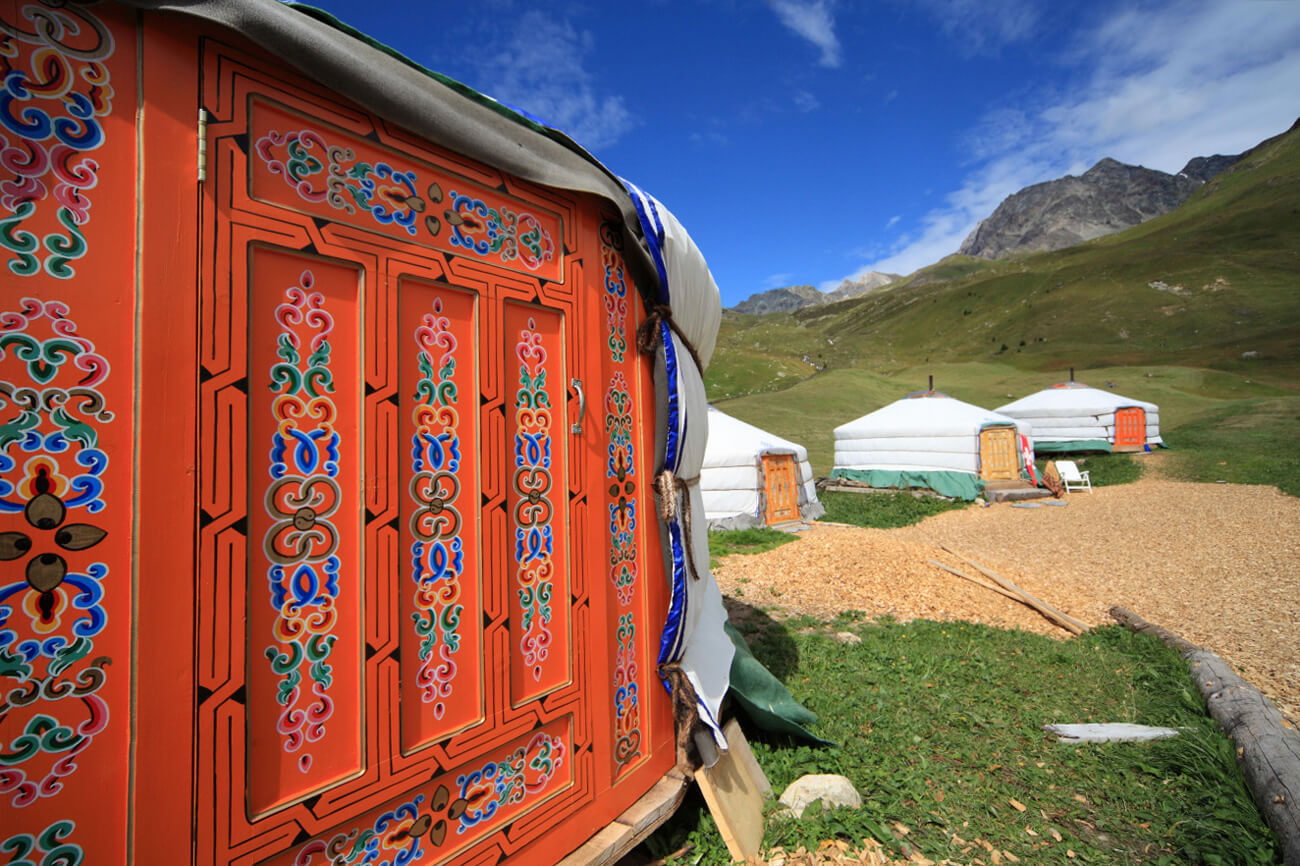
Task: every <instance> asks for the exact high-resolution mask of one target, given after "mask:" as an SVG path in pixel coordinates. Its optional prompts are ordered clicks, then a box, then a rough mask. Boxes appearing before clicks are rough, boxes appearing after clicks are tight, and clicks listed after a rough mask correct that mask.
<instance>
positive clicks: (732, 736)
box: [722, 719, 772, 797]
mask: <svg viewBox="0 0 1300 866" xmlns="http://www.w3.org/2000/svg"><path fill="white" fill-rule="evenodd" d="M722 734H723V736H725V737H726V738H727V747H728V749H729V750H730V751H732V752H735V758H736V760H737V761H739V762H740V764H741V766H743V767H744V768H745V770H746V772H748V773H749V775H750V776H752V777H753V779H754V784H756V785H758V790H759V791H761V792H762V793H763V796H764V797H770V796H772V783H771V782H769V781H768V780H767V774H766V773H764V772H763V768H762V767H760V766H759V764H758V759H757V758H755V757H754V750H753V749H751V748H750V747H749V740H747V739H745V732H744V731H742V730H741V729H740V722H738V721H736V720H735V719H732V720H731V721H729V722H727V723H726V724H725V725H723V726H722Z"/></svg>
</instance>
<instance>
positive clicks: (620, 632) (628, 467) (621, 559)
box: [600, 222, 641, 770]
mask: <svg viewBox="0 0 1300 866" xmlns="http://www.w3.org/2000/svg"><path fill="white" fill-rule="evenodd" d="M600 241H601V261H602V263H603V264H604V267H605V313H606V317H605V330H606V332H607V340H606V344H607V345H608V347H609V358H610V361H611V362H612V363H613V364H615V365H618V366H617V367H616V368H615V369H614V372H613V374H612V375H611V376H610V379H609V387H608V388H607V389H606V391H605V435H606V436H607V437H608V438H609V445H608V446H607V448H608V451H607V455H608V456H607V460H606V463H605V477H606V479H607V480H608V482H609V488H608V497H609V498H608V502H607V505H606V507H607V508H608V510H609V579H610V582H611V583H612V584H613V587H614V594H615V597H616V598H617V599H618V610H617V612H616V614H615V616H616V617H617V632H616V634H617V638H618V649H617V651H616V653H615V657H614V761H615V765H616V767H618V768H619V769H620V770H621V769H623V768H625V767H628V766H629V765H630V764H631V762H632V761H633V760H634V759H636V758H637V757H639V756H640V755H641V712H640V705H639V694H638V685H637V661H636V642H635V638H636V617H635V615H634V613H633V603H634V601H635V599H636V589H637V546H636V531H637V525H636V523H637V496H636V494H637V489H636V469H635V466H634V462H633V456H634V454H635V447H634V445H633V441H632V431H633V419H632V393H631V388H630V386H629V384H628V381H627V373H625V372H624V369H622V368H624V367H627V366H628V364H627V358H626V350H627V318H628V298H627V280H626V277H625V275H624V269H623V257H622V255H621V252H620V251H621V250H622V246H623V243H622V233H621V232H620V231H619V229H618V227H617V226H616V225H614V224H613V223H609V222H606V223H602V225H601V227H600Z"/></svg>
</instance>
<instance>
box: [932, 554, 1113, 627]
mask: <svg viewBox="0 0 1300 866" xmlns="http://www.w3.org/2000/svg"><path fill="white" fill-rule="evenodd" d="M939 549H940V550H943V551H945V552H947V553H951V554H952V555H953V556H955V557H957V558H958V559H963V560H965V561H966V562H969V563H970V564H971V565H973V566H975V567H976V568H978V569H979V570H980V571H981V572H983V573H984V574H985V575H986V576H987V577H989V578H990V579H992V580H993V581H995V582H996V583H997V584H998V585H999V586H1001V587H1003V588H1005V589H1009V590H1011V591H1012V592H1014V593H1016V594H1017V595H1020V596H1022V597H1023V598H1024V600H1025V603H1026V604H1028V605H1029V606H1030V607H1032V608H1034V609H1035V610H1037V611H1038V612H1039V613H1041V614H1042V615H1043V616H1045V617H1047V618H1048V619H1050V620H1053V621H1054V622H1058V623H1060V624H1061V625H1062V626H1063V627H1065V628H1066V629H1067V630H1069V631H1072V632H1074V633H1075V634H1083V633H1084V632H1085V631H1087V630H1088V628H1089V626H1088V624H1087V623H1086V622H1084V621H1082V620H1079V619H1075V618H1074V617H1072V616H1070V615H1069V614H1068V613H1065V612H1063V611H1059V610H1057V609H1056V608H1054V607H1052V606H1051V605H1050V604H1048V603H1047V602H1045V601H1043V600H1042V599H1040V598H1038V597H1037V596H1035V595H1033V594H1032V593H1028V592H1025V591H1024V590H1023V589H1021V588H1020V587H1018V586H1016V585H1015V584H1014V583H1012V582H1011V581H1009V580H1007V579H1006V578H1005V577H1003V576H1002V575H1000V574H998V573H997V572H996V571H994V570H993V569H991V568H985V567H984V566H982V565H980V564H979V563H978V562H976V561H975V560H973V559H971V558H970V557H969V556H965V555H963V554H960V553H958V552H957V551H955V550H953V549H952V548H949V547H940V548H939Z"/></svg>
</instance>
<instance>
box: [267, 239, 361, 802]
mask: <svg viewBox="0 0 1300 866" xmlns="http://www.w3.org/2000/svg"><path fill="white" fill-rule="evenodd" d="M249 258H250V260H251V261H250V264H249V280H248V290H249V298H248V322H249V327H248V348H247V357H248V391H249V398H250V399H249V406H248V413H249V419H248V422H249V423H248V437H249V451H250V452H251V456H252V458H253V459H251V460H250V461H249V463H248V472H249V479H248V487H247V489H248V496H249V502H248V512H247V513H248V538H249V545H248V551H249V556H248V590H247V598H248V603H247V604H248V626H247V628H248V632H247V640H248V721H247V724H248V734H247V736H248V745H247V753H246V760H247V762H248V777H247V784H248V809H249V811H250V812H251V813H252V814H254V815H261V814H263V813H265V812H267V811H269V810H271V809H273V808H275V807H277V806H281V805H283V804H285V803H288V802H291V801H293V800H297V799H301V798H304V797H307V796H310V795H311V794H313V793H316V792H318V791H320V790H321V789H322V788H323V787H325V786H328V785H330V784H333V783H334V782H337V781H338V780H340V779H343V778H346V777H348V776H351V775H354V774H355V773H358V772H359V771H360V770H361V737H362V712H361V670H360V668H361V656H362V652H361V609H362V604H363V599H362V595H361V592H360V589H361V569H362V566H361V561H360V560H361V557H360V534H361V527H360V525H359V521H358V517H359V515H360V513H361V508H360V502H359V498H360V487H361V485H360V477H361V472H360V469H359V466H358V464H359V457H360V454H361V449H362V443H361V429H360V428H361V424H360V420H361V411H360V406H359V405H358V402H359V401H358V395H359V393H360V391H361V387H360V382H359V378H360V377H359V373H360V362H359V359H358V357H357V356H358V350H359V348H360V342H361V341H360V333H359V332H360V327H361V326H360V316H359V304H358V292H359V287H360V281H361V278H360V273H359V271H358V269H357V268H355V267H350V266H347V265H341V264H337V263H334V262H329V261H324V260H320V259H317V258H315V257H305V256H302V255H298V254H295V253H289V252H286V251H283V250H277V249H270V248H266V247H261V246H255V247H252V248H251V249H250V251H249Z"/></svg>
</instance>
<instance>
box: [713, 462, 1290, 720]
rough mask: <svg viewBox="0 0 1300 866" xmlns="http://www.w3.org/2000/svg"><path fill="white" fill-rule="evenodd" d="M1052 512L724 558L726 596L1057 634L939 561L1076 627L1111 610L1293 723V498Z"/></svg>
mask: <svg viewBox="0 0 1300 866" xmlns="http://www.w3.org/2000/svg"><path fill="white" fill-rule="evenodd" d="M1067 501H1068V502H1069V505H1068V506H1067V507H1064V508H1060V507H1051V506H1044V507H1041V508H1012V507H1010V506H1009V505H1006V504H999V505H991V506H988V507H986V508H981V507H979V506H972V507H970V508H966V509H963V510H960V511H950V512H945V513H943V514H939V515H936V516H935V517H931V518H928V519H927V520H925V521H924V522H922V523H920V524H917V525H915V526H910V527H907V528H905V529H893V530H879V529H861V528H856V527H843V526H814V527H813V528H811V529H809V530H806V531H804V532H802V533H800V535H801V538H800V539H799V541H797V542H795V543H793V544H787V545H784V546H782V547H779V548H777V549H775V550H772V551H768V552H767V553H763V554H758V555H754V556H731V557H727V558H726V559H724V560H723V562H722V563H721V564H720V566H719V567H718V568H717V569H716V570H715V572H714V574H715V575H716V577H717V579H718V583H719V585H720V586H721V587H722V591H723V593H724V594H725V595H727V596H730V597H733V598H735V599H736V600H737V601H740V602H744V603H746V604H749V605H752V606H754V607H761V608H765V609H771V610H773V611H774V612H780V611H789V612H795V613H807V614H811V615H814V616H817V617H819V618H830V617H833V616H834V615H835V614H837V613H840V612H841V611H845V610H861V611H865V612H866V613H867V614H868V615H869V616H872V617H875V616H880V615H882V614H890V615H892V616H894V617H895V618H897V619H899V620H909V619H936V620H969V621H972V622H981V623H987V624H991V625H996V626H1002V627H1007V628H1023V629H1028V630H1030V631H1034V632H1038V633H1041V634H1051V635H1055V636H1058V637H1061V638H1063V639H1064V638H1067V637H1068V636H1069V635H1068V633H1067V632H1065V631H1064V630H1062V629H1060V628H1058V627H1057V626H1054V625H1053V624H1052V623H1050V622H1048V621H1047V620H1045V619H1044V618H1043V617H1042V616H1040V615H1039V614H1038V613H1036V612H1035V611H1033V610H1031V609H1030V608H1028V607H1026V606H1024V605H1021V604H1019V603H1017V602H1013V601H1010V600H1009V599H1006V598H1004V597H1002V596H1000V595H997V594H995V593H993V592H991V591H989V590H986V589H983V588H981V587H978V586H974V585H972V584H971V583H969V582H967V581H964V580H962V579H960V578H958V577H954V576H953V575H951V574H947V573H945V572H943V571H941V570H940V569H938V568H935V567H934V566H933V565H930V564H929V563H928V562H927V560H929V559H937V560H939V561H941V562H944V563H946V564H948V565H951V566H954V567H956V568H958V569H960V570H962V571H965V572H966V573H967V574H975V572H974V569H971V568H970V567H969V566H966V565H965V564H964V563H962V562H960V561H959V560H957V558H956V557H953V556H951V555H949V554H946V553H944V552H943V551H942V550H940V549H939V548H940V546H947V547H950V548H952V549H954V550H957V551H960V552H961V553H964V554H965V555H966V556H968V557H971V558H972V559H975V560H977V561H979V562H980V563H982V564H983V565H985V566H987V567H989V568H992V569H993V570H995V571H997V572H998V573H999V574H1001V575H1002V576H1003V577H1005V578H1007V579H1009V580H1011V581H1013V582H1014V583H1016V584H1018V585H1019V586H1020V587H1021V588H1023V589H1025V590H1026V591H1028V592H1030V593H1033V594H1034V595H1036V596H1038V597H1039V598H1041V599H1043V600H1044V601H1046V602H1047V603H1048V604H1051V605H1053V606H1055V607H1057V608H1059V609H1060V610H1063V611H1065V612H1066V613H1069V614H1071V615H1073V616H1075V617H1077V618H1079V619H1081V620H1083V621H1084V622H1087V623H1090V624H1094V625H1098V624H1109V623H1110V622H1111V620H1110V618H1109V616H1108V615H1107V611H1108V609H1109V608H1110V606H1111V605H1115V604H1120V605H1123V606H1124V607H1127V608H1128V609H1129V610H1132V611H1133V612H1135V613H1137V614H1138V615H1140V616H1142V617H1143V618H1144V619H1146V620H1147V621H1149V622H1153V623H1156V624H1158V625H1162V626H1164V627H1166V628H1168V629H1170V630H1171V631H1174V632H1176V633H1178V634H1180V635H1182V636H1183V637H1185V638H1187V639H1188V640H1190V641H1192V642H1193V643H1196V644H1200V645H1202V646H1204V647H1207V648H1209V649H1211V650H1213V651H1214V652H1216V653H1218V654H1219V655H1221V656H1222V657H1223V658H1225V659H1227V660H1228V661H1229V662H1231V663H1232V664H1233V665H1234V666H1235V667H1236V668H1237V669H1238V670H1239V671H1240V672H1241V674H1242V676H1243V677H1245V679H1246V680H1247V681H1248V682H1250V683H1252V684H1253V685H1255V686H1256V687H1257V688H1259V689H1260V691H1262V692H1263V693H1264V694H1266V695H1268V697H1270V698H1271V699H1272V700H1273V701H1274V702H1275V703H1276V704H1277V705H1278V707H1279V709H1281V710H1282V712H1283V714H1284V715H1286V716H1288V717H1289V719H1290V720H1291V721H1292V722H1293V723H1295V722H1300V499H1296V498H1293V497H1290V496H1286V495H1285V494H1283V493H1281V492H1279V491H1278V490H1277V489H1276V488H1273V487H1260V486H1254V485H1244V484H1192V483H1187V482H1178V481H1168V480H1163V479H1160V478H1144V479H1143V480H1141V481H1138V482H1135V483H1133V484H1125V485H1121V486H1117V487H1102V488H1097V489H1095V490H1094V491H1093V492H1092V493H1091V494H1089V493H1086V492H1075V493H1071V494H1069V497H1068V499H1067Z"/></svg>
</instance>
